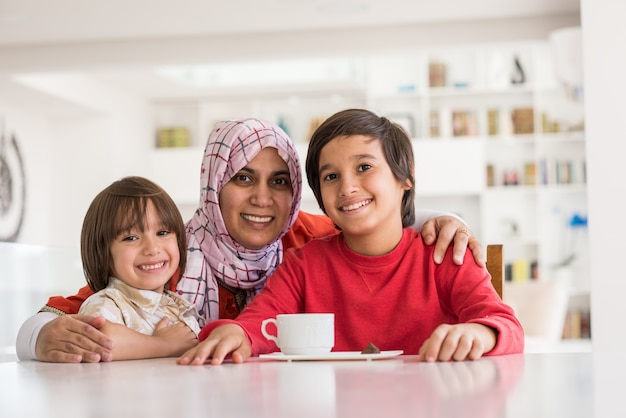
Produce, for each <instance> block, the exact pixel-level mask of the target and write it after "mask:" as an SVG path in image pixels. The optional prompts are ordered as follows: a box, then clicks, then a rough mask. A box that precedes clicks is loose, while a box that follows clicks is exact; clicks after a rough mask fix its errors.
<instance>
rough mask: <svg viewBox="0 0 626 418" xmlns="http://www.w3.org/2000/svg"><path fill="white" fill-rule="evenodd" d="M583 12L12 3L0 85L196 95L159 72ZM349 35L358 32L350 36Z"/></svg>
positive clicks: (538, 7)
mask: <svg viewBox="0 0 626 418" xmlns="http://www.w3.org/2000/svg"><path fill="white" fill-rule="evenodd" d="M579 14H580V3H579V0H437V1H433V0H385V1H382V0H177V1H166V0H106V1H105V0H88V1H85V0H54V1H46V0H2V1H1V2H0V88H1V87H2V84H1V83H2V79H1V78H2V76H3V75H7V74H20V73H33V72H46V71H48V72H49V71H72V70H76V69H78V70H80V71H86V70H88V71H90V72H91V73H92V74H97V75H98V76H99V77H102V78H106V79H107V80H108V81H110V82H114V83H117V84H119V85H120V86H122V87H124V88H129V89H135V90H136V91H137V92H139V93H140V94H143V95H146V96H150V95H152V96H153V97H157V96H162V97H165V96H168V97H172V96H176V95H177V94H184V95H189V94H193V92H190V91H183V90H182V87H181V86H178V87H177V86H175V85H174V84H173V83H168V82H166V81H164V80H163V78H162V77H158V76H156V75H155V72H154V68H155V67H156V66H162V65H170V64H191V63H192V61H193V63H195V64H199V63H202V62H203V59H206V60H210V58H215V57H220V58H221V59H222V60H224V61H228V60H234V59H236V58H238V59H241V56H243V55H245V56H246V57H252V56H255V54H256V56H262V57H263V58H264V59H268V58H276V57H278V56H280V53H283V54H301V55H302V54H303V55H304V56H310V55H311V54H314V50H315V48H317V50H318V55H319V54H321V53H323V52H327V51H331V50H332V48H337V46H338V45H342V42H343V45H342V47H343V48H344V50H345V49H346V48H354V49H359V48H360V49H362V50H368V48H370V49H371V48H374V47H376V46H378V47H379V48H380V47H382V48H385V47H387V45H389V44H390V43H391V42H395V41H393V39H399V38H411V39H410V41H411V42H415V40H421V41H422V42H423V43H427V44H428V43H429V42H433V41H435V40H436V39H437V38H441V37H445V36H446V35H447V32H449V26H447V27H446V29H443V28H440V29H439V31H440V32H439V33H437V31H436V28H435V27H434V26H428V25H434V24H439V23H441V22H446V23H450V22H458V24H456V23H455V24H456V25H457V26H458V27H461V26H462V25H463V24H467V22H472V21H478V22H480V21H483V22H495V21H499V20H502V19H513V18H528V19H529V20H528V21H527V22H529V23H520V24H519V25H518V29H517V30H523V28H524V27H525V26H532V25H539V23H537V22H536V20H532V19H535V18H538V17H539V18H545V17H546V16H557V15H570V16H571V15H578V16H579ZM418 26H419V27H420V28H421V32H415V31H412V32H411V31H409V30H406V29H407V28H414V27H418ZM399 28H404V30H403V31H401V30H400V29H399ZM480 29H481V25H480V24H478V25H474V26H467V27H466V29H465V30H466V31H467V33H470V32H471V33H473V32H480ZM342 31H343V32H342ZM346 31H351V32H352V33H353V35H352V37H345V39H344V36H343V35H344V34H345V33H346ZM286 33H288V34H289V35H288V36H285V34H286ZM460 36H465V35H460ZM487 36H488V35H487ZM407 42H408V41H407ZM312 43H316V45H314V46H311V45H312ZM307 54H308V55H307ZM289 56H291V55H289ZM0 91H1V90H0ZM5 93H6V91H5Z"/></svg>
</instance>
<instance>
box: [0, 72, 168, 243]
mask: <svg viewBox="0 0 626 418" xmlns="http://www.w3.org/2000/svg"><path fill="white" fill-rule="evenodd" d="M22 81H23V82H26V83H28V85H30V86H32V87H37V88H38V89H39V90H40V91H48V92H49V93H50V94H54V96H55V97H56V98H57V99H56V101H57V102H58V105H57V106H60V107H63V100H67V101H68V103H69V105H68V106H67V108H66V109H65V111H59V108H58V107H57V106H52V109H51V108H46V107H30V106H27V105H24V104H19V103H18V104H16V103H15V102H13V103H7V102H0V115H1V116H2V117H3V119H4V121H5V127H4V130H5V133H6V135H11V134H13V133H15V134H16V136H17V139H18V142H19V146H20V147H21V151H22V154H23V159H24V165H25V169H26V181H27V201H26V211H27V212H26V219H25V223H24V226H23V230H22V233H21V234H20V236H19V239H18V242H21V243H28V244H37V245H47V246H55V247H65V246H67V247H76V248H78V246H79V239H80V228H81V225H82V220H83V217H84V214H85V212H86V210H87V207H88V205H89V203H90V202H91V200H92V199H93V197H94V196H95V195H96V194H97V193H98V192H99V191H100V190H101V189H102V188H104V187H106V186H107V185H108V184H109V183H111V182H112V181H114V180H117V179H118V178H120V177H123V176H125V175H144V176H148V173H149V163H150V161H149V154H148V152H147V150H149V149H150V147H151V146H152V144H153V141H154V139H153V130H152V128H151V126H152V114H151V109H150V108H149V106H148V105H147V103H146V102H145V100H143V99H139V98H137V97H135V96H132V95H130V94H128V93H125V92H121V91H116V90H115V89H113V88H111V87H110V86H106V85H103V84H101V83H99V82H97V81H96V80H94V79H91V78H89V77H87V76H84V75H81V74H56V75H52V74H47V75H39V76H36V77H35V76H31V77H29V78H28V79H25V80H22ZM0 91H1V90H0ZM0 97H2V96H1V95H0ZM61 99H63V100H61ZM31 100H32V99H31ZM42 100H43V98H42ZM166 169H167V168H166Z"/></svg>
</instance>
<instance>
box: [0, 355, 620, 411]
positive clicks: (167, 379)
mask: <svg viewBox="0 0 626 418" xmlns="http://www.w3.org/2000/svg"><path fill="white" fill-rule="evenodd" d="M624 376H626V360H625V359H624V356H623V355H621V356H608V355H600V354H595V353H545V354H523V355H510V356H499V357H485V358H483V359H481V360H479V361H475V362H460V363H429V364H426V363H418V362H416V359H415V357H413V356H401V357H396V358H393V359H385V360H374V361H325V362H290V363H287V362H280V361H266V360H259V359H254V360H252V361H249V362H247V363H244V364H232V363H227V364H223V365H221V366H208V365H207V366H178V365H176V364H175V360H174V359H156V360H140V361H120V362H113V363H101V364H50V363H40V362H9V363H0V381H1V382H2V389H1V390H0V416H2V417H6V418H13V417H44V416H45V417H49V418H56V417H116V418H117V417H120V418H121V417H150V418H159V417H167V418H174V417H176V418H178V417H188V416H189V417H261V418H262V417H271V418H280V417H298V418H302V417H323V418H327V417H329V418H330V417H356V418H361V417H376V418H387V417H389V418H401V417H455V418H456V417H467V418H472V417H480V418H489V417H509V418H511V417H524V418H541V417H546V418H547V417H549V418H554V417H568V418H571V417H584V418H589V417H594V416H595V417H602V418H604V417H610V416H615V417H621V418H623V417H624V416H626V414H625V413H624V412H625V411H626V409H625V407H624V405H625V403H624V399H623V397H624V396H625V395H626V383H625V379H624ZM611 401H616V402H614V403H613V404H611V403H610V402H611ZM620 408H621V409H620Z"/></svg>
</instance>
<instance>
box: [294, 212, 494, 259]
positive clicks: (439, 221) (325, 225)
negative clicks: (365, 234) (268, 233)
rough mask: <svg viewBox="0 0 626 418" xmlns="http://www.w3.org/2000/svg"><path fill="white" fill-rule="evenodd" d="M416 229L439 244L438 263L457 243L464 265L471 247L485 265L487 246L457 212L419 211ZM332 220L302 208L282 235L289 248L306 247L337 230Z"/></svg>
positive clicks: (428, 241)
mask: <svg viewBox="0 0 626 418" xmlns="http://www.w3.org/2000/svg"><path fill="white" fill-rule="evenodd" d="M413 229H415V230H416V231H420V230H421V233H422V238H423V239H424V243H426V244H428V245H430V244H435V246H436V247H435V252H434V255H433V256H434V257H435V262H436V263H437V264H440V263H441V260H443V256H444V254H445V253H446V249H447V248H448V247H449V246H450V244H453V245H454V262H455V264H458V265H461V264H463V255H464V254H465V250H466V249H467V248H468V247H469V249H470V250H471V251H472V255H473V256H474V260H475V261H476V264H478V265H479V266H481V267H482V266H484V265H485V254H484V252H483V247H482V245H481V243H480V241H478V239H476V237H475V236H474V234H473V232H472V230H471V229H470V228H469V226H468V225H467V224H466V223H465V222H464V221H463V220H462V219H461V218H460V217H459V216H457V215H455V214H453V213H449V212H441V211H436V210H425V209H421V210H416V211H415V223H414V224H413ZM337 232H338V230H337V229H335V227H334V226H333V223H332V221H331V220H330V218H328V217H327V216H325V215H319V214H312V213H308V212H305V211H300V213H299V215H298V219H296V222H295V223H294V225H293V227H292V228H291V230H290V231H289V232H287V234H285V236H284V237H283V238H282V241H283V246H284V247H285V248H292V247H302V246H303V245H304V244H306V243H307V242H309V241H310V240H311V239H313V238H321V237H325V236H327V235H330V234H335V233H337Z"/></svg>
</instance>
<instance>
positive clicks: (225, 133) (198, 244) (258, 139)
mask: <svg viewBox="0 0 626 418" xmlns="http://www.w3.org/2000/svg"><path fill="white" fill-rule="evenodd" d="M268 147H272V148H276V150H277V151H278V155H280V157H281V158H282V159H283V160H284V161H285V162H286V163H287V166H288V167H289V173H290V179H291V188H292V191H293V200H292V205H291V211H290V213H289V218H288V221H287V224H286V225H285V226H284V228H283V230H282V232H281V233H280V235H279V236H278V237H277V239H276V241H274V242H271V243H269V244H267V245H266V246H265V247H263V248H261V249H257V250H251V249H248V248H246V247H244V246H242V245H241V244H239V243H237V242H236V241H234V240H233V239H232V238H231V236H230V235H229V233H228V231H227V230H226V225H225V224H224V219H223V217H222V213H221V210H220V206H219V193H220V191H221V190H222V187H224V185H225V184H226V183H228V182H229V181H230V179H231V178H232V177H233V176H234V175H235V174H237V173H238V172H239V171H240V170H241V169H242V168H243V167H245V166H246V165H247V164H248V163H249V162H250V161H252V159H254V157H256V155H257V154H258V153H259V152H261V150H263V149H264V148H268ZM301 197H302V174H301V166H300V160H299V158H298V152H297V150H296V148H295V146H294V144H293V142H292V140H291V139H290V138H289V136H288V135H287V134H286V133H285V132H284V131H283V130H282V129H281V128H280V127H279V126H278V125H276V124H273V123H271V122H268V121H264V120H260V119H241V120H229V121H223V122H219V123H217V124H216V125H215V128H214V129H213V131H211V133H210V134H209V138H208V140H207V144H206V148H205V150H204V158H203V160H202V166H201V172H200V202H199V205H198V209H196V211H195V213H194V215H193V217H192V218H191V219H190V220H189V222H187V225H186V233H187V267H186V269H185V272H184V273H183V274H182V275H181V279H180V281H179V282H178V285H177V291H178V293H179V294H180V295H181V296H183V297H184V298H185V299H187V300H189V301H190V302H191V303H193V304H195V306H196V309H197V310H198V312H199V314H200V321H199V322H200V325H201V326H204V325H205V324H206V323H208V322H210V321H213V320H215V319H218V318H219V299H218V297H219V296H218V295H219V291H218V286H219V285H222V286H224V287H226V288H230V289H235V290H238V289H241V291H243V293H244V294H245V303H246V304H247V303H248V302H250V301H251V300H252V298H253V297H254V296H255V295H256V294H257V293H259V292H260V291H261V289H262V288H263V286H264V285H265V282H266V281H267V278H268V277H269V276H270V275H271V274H272V273H273V272H274V270H275V269H276V267H277V266H278V265H279V264H280V263H281V261H282V253H283V248H282V243H281V241H280V238H282V236H283V235H285V234H286V233H287V231H289V229H290V228H291V226H292V225H293V223H294V222H295V220H296V218H297V216H298V212H299V210H300V200H301Z"/></svg>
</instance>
